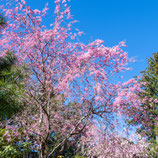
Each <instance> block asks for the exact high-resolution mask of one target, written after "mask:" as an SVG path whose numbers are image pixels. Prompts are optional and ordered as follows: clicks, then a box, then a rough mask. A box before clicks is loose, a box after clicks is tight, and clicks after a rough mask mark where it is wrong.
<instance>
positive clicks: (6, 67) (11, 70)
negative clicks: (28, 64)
mask: <svg viewBox="0 0 158 158" xmlns="http://www.w3.org/2000/svg"><path fill="white" fill-rule="evenodd" d="M15 62H16V58H15V57H14V55H13V54H12V53H8V54H7V56H6V57H4V58H0V119H1V120H4V119H6V118H7V119H9V118H10V117H12V115H14V114H15V113H17V112H19V111H20V110H22V107H23V105H24V102H23V96H24V95H23V93H24V84H23V79H24V77H25V76H24V75H23V74H22V71H23V70H24V68H23V67H20V68H19V67H17V66H16V65H15Z"/></svg>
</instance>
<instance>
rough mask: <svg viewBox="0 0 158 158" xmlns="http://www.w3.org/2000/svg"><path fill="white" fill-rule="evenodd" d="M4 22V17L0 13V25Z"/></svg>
mask: <svg viewBox="0 0 158 158" xmlns="http://www.w3.org/2000/svg"><path fill="white" fill-rule="evenodd" d="M5 24H6V22H5V19H4V17H3V16H2V15H1V14H0V26H4V25H5Z"/></svg>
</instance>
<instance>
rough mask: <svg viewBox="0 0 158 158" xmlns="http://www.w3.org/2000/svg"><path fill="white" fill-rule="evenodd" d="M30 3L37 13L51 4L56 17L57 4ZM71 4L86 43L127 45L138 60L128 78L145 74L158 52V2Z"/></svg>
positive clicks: (89, 0)
mask: <svg viewBox="0 0 158 158" xmlns="http://www.w3.org/2000/svg"><path fill="white" fill-rule="evenodd" d="M26 1H27V2H28V4H29V5H31V6H32V7H33V9H35V8H38V9H41V8H42V7H43V6H44V4H45V3H46V2H48V3H49V8H50V7H51V10H50V11H52V13H53V10H54V7H55V6H54V4H53V2H54V0H26ZM69 4H70V6H71V11H72V15H73V17H74V19H75V20H78V21H80V23H78V24H77V25H76V27H77V28H79V29H80V30H82V31H84V32H85V33H86V34H85V35H84V36H83V37H82V40H83V41H84V42H88V41H91V40H95V39H96V38H97V39H98V38H99V39H102V40H104V41H105V45H106V46H113V45H116V44H118V43H119V42H120V41H122V40H124V41H126V42H127V46H128V47H127V48H126V49H125V50H126V51H127V52H128V53H129V57H137V62H136V63H133V64H131V65H130V66H132V67H133V71H131V72H129V73H128V75H127V78H129V77H132V76H135V75H138V74H139V72H140V71H141V70H144V69H145V67H146V57H148V56H151V55H152V53H153V52H157V51H158V11H157V8H158V0H71V2H70V3H69ZM50 11H49V13H50ZM49 15H50V18H49V20H51V19H52V16H51V14H49Z"/></svg>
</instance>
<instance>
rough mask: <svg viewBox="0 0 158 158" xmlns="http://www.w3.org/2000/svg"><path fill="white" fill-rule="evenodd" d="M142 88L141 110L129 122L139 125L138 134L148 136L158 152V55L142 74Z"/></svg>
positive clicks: (140, 94) (149, 59)
mask: <svg viewBox="0 0 158 158" xmlns="http://www.w3.org/2000/svg"><path fill="white" fill-rule="evenodd" d="M141 75H142V76H141V78H140V79H139V82H140V83H141V88H142V89H143V91H141V92H140V93H139V96H140V98H141V100H142V104H141V109H139V110H138V111H135V115H133V118H132V119H131V120H130V121H129V122H130V123H131V124H135V125H139V126H140V128H139V129H138V130H137V132H139V133H141V134H142V135H145V136H147V138H148V141H149V142H150V143H154V146H152V147H153V148H155V149H154V150H155V152H156V154H155V155H157V152H158V131H157V129H158V53H153V56H152V57H149V58H148V67H147V68H146V69H145V70H144V71H142V72H141ZM156 148H157V149H156Z"/></svg>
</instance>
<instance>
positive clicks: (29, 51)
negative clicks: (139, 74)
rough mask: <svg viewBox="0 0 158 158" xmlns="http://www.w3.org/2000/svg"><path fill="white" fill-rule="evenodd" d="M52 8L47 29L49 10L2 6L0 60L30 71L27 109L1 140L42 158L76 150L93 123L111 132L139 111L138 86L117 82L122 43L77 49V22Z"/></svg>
mask: <svg viewBox="0 0 158 158" xmlns="http://www.w3.org/2000/svg"><path fill="white" fill-rule="evenodd" d="M4 2H6V1H5V0H4ZM55 4H56V8H55V12H54V14H55V19H54V22H51V23H50V27H49V29H48V28H46V26H44V25H43V24H42V21H43V19H44V18H45V17H46V16H47V15H46V14H47V10H48V4H46V6H45V8H44V9H43V10H38V9H35V10H32V9H31V7H30V6H28V5H27V3H26V1H25V0H14V1H7V2H6V4H5V5H4V6H1V9H2V10H3V12H4V15H5V17H7V19H8V22H7V27H6V28H4V29H3V30H2V37H1V38H0V52H3V53H1V54H0V56H1V57H3V56H5V55H6V52H7V51H8V50H11V51H14V52H15V56H16V57H17V60H18V64H19V65H25V67H27V68H28V71H27V73H28V74H27V75H26V76H28V77H27V78H26V79H25V86H26V87H25V102H26V106H25V109H24V111H23V112H22V113H19V114H18V115H16V116H15V117H14V118H12V119H11V120H8V122H7V123H6V129H7V130H8V132H6V133H5V136H6V137H7V139H8V141H10V139H11V138H12V137H18V139H19V140H21V141H19V144H20V143H22V142H30V143H31V144H32V145H31V150H35V151H38V153H39V157H40V158H46V157H50V156H53V157H55V156H57V154H60V152H62V151H64V149H65V147H66V143H67V142H68V141H69V142H70V143H71V144H73V143H76V140H78V141H77V143H78V144H80V143H81V142H82V141H80V140H81V138H83V137H85V138H86V139H85V140H88V139H90V138H91V135H92V134H90V133H89V129H90V128H91V127H94V121H97V122H98V123H103V122H104V123H105V125H106V126H105V127H106V128H107V129H109V128H111V127H114V120H115V118H117V116H119V115H124V116H125V115H127V116H129V115H130V114H131V112H132V109H135V108H137V109H139V107H140V106H139V105H140V101H139V99H138V95H137V92H139V91H140V90H141V89H140V85H139V84H138V83H137V81H135V80H134V79H130V80H129V81H127V82H125V83H121V82H117V81H118V79H119V73H120V72H123V71H125V70H128V68H127V63H128V57H127V55H128V53H127V52H124V51H123V50H122V47H124V46H125V43H124V42H120V43H119V44H118V45H116V46H114V47H111V48H110V47H106V46H104V45H103V43H104V41H102V40H99V39H97V40H95V41H93V42H90V43H88V44H84V43H81V42H80V41H79V36H81V35H82V32H81V31H80V30H78V29H74V28H73V27H72V26H73V23H75V22H76V21H74V20H73V19H72V17H71V13H70V7H69V6H68V1H67V0H56V1H55ZM25 73H26V72H25ZM11 121H12V123H10V122H11ZM93 130H95V128H94V129H93ZM10 131H11V132H10ZM95 132H96V131H95ZM55 137H56V141H54V138H55ZM109 139H110V138H109ZM115 139H116V140H117V138H115ZM98 141H100V142H102V139H99V140H98ZM120 141H121V138H119V142H120ZM85 143H86V142H85ZM92 143H93V142H91V143H90V144H89V143H87V144H85V146H86V147H91V146H92ZM104 143H105V145H106V146H104V147H103V146H101V145H100V146H99V147H98V146H97V145H96V148H95V150H97V149H98V150H100V148H102V150H103V149H104V148H105V147H106V148H108V149H109V150H111V149H110V148H112V147H114V145H113V144H109V142H108V141H105V142H104ZM50 144H51V145H50ZM98 144H99V142H98ZM117 144H119V143H117ZM121 147H122V145H121ZM129 147H130V145H129ZM108 149H107V150H108ZM57 150H58V151H59V150H60V152H59V153H58V152H57ZM102 150H100V151H102ZM123 150H124V151H127V150H129V149H127V147H126V148H124V149H123ZM131 150H133V149H131ZM124 151H123V152H124ZM97 152H99V151H97ZM119 152H121V149H120V150H119ZM141 152H142V150H141ZM131 154H132V153H131ZM144 154H146V153H144ZM102 157H106V156H105V155H104V156H102ZM127 157H128V156H127Z"/></svg>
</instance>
